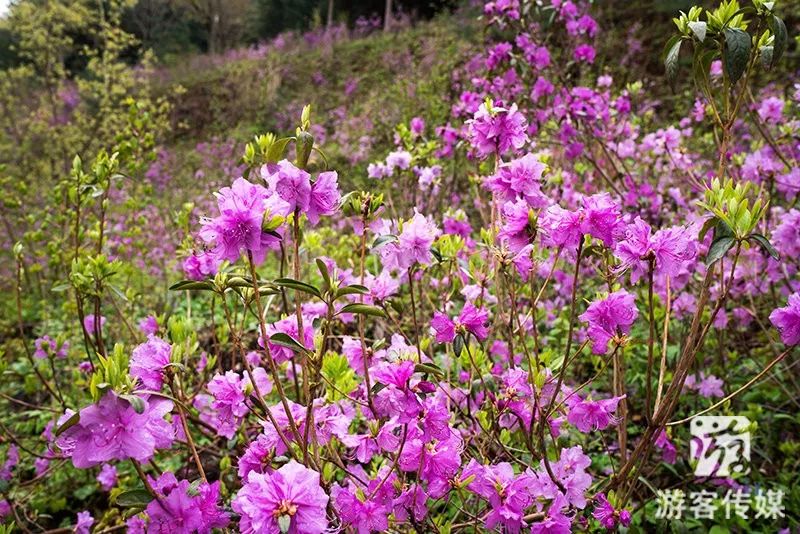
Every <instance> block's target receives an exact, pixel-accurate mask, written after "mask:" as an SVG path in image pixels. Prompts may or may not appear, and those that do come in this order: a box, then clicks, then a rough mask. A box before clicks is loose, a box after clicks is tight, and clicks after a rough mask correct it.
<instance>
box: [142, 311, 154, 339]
mask: <svg viewBox="0 0 800 534" xmlns="http://www.w3.org/2000/svg"><path fill="white" fill-rule="evenodd" d="M139 330H141V331H142V333H143V334H144V335H146V336H148V337H149V336H151V335H153V334H155V333H156V332H158V319H156V318H155V317H154V316H152V315H148V316H147V317H145V318H144V319H142V320H141V321H139Z"/></svg>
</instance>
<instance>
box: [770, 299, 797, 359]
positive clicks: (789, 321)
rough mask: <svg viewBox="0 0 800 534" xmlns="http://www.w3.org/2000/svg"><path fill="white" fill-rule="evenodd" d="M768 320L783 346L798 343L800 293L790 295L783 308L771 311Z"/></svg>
mask: <svg viewBox="0 0 800 534" xmlns="http://www.w3.org/2000/svg"><path fill="white" fill-rule="evenodd" d="M769 320H770V321H771V322H772V324H773V326H775V328H777V329H778V331H779V332H780V334H781V341H783V344H784V345H787V346H792V345H797V344H798V343H800V293H795V294H793V295H791V296H790V297H789V302H788V303H787V305H786V306H785V307H783V308H777V309H775V310H773V311H772V313H771V314H770V315H769Z"/></svg>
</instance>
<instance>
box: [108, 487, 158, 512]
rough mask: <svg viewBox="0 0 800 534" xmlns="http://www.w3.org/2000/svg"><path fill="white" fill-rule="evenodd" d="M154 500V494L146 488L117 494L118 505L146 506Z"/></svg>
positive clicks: (127, 506)
mask: <svg viewBox="0 0 800 534" xmlns="http://www.w3.org/2000/svg"><path fill="white" fill-rule="evenodd" d="M152 500H153V496H152V495H150V492H149V491H147V490H146V489H132V490H128V491H123V492H122V493H120V494H119V495H117V499H116V503H117V505H118V506H124V507H126V508H129V507H134V506H135V507H139V508H144V507H145V506H147V505H148V504H150V502H151V501H152Z"/></svg>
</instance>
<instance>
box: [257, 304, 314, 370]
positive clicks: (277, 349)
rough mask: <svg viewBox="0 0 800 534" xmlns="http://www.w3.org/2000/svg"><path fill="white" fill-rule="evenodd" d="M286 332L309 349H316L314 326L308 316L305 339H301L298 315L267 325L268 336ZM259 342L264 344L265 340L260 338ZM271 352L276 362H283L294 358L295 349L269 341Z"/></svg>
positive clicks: (304, 327)
mask: <svg viewBox="0 0 800 534" xmlns="http://www.w3.org/2000/svg"><path fill="white" fill-rule="evenodd" d="M278 333H282V334H286V335H288V336H289V337H291V338H292V339H294V340H295V341H297V342H300V343H302V344H303V345H304V346H305V347H306V348H307V349H309V350H314V327H313V326H312V324H311V321H310V320H308V318H304V319H303V340H302V341H301V340H300V328H299V327H298V324H297V315H294V314H293V315H290V316H288V317H286V318H284V319H281V320H280V321H276V322H275V323H273V324H270V325H267V337H268V338H269V337H272V336H273V335H275V334H278ZM258 344H259V345H260V346H262V347H263V346H264V341H263V340H262V339H261V338H259V340H258ZM268 345H269V352H270V354H271V355H272V357H273V358H274V359H275V362H276V363H283V362H287V361H289V360H291V359H292V358H294V351H292V349H290V348H289V347H284V346H283V345H277V344H275V343H272V342H271V341H269V342H268Z"/></svg>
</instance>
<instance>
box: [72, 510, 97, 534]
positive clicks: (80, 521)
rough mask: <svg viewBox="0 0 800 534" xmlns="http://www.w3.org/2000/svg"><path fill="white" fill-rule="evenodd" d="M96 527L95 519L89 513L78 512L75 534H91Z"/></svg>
mask: <svg viewBox="0 0 800 534" xmlns="http://www.w3.org/2000/svg"><path fill="white" fill-rule="evenodd" d="M92 525H94V517H92V514H90V513H89V512H88V511H86V510H84V511H83V512H78V518H77V523H76V524H75V534H89V533H90V532H91V531H92Z"/></svg>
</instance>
